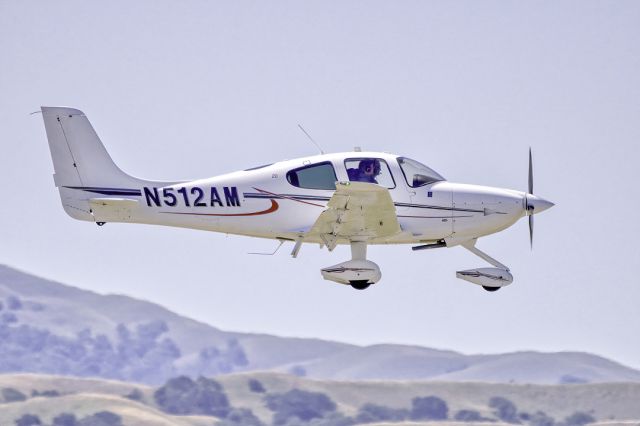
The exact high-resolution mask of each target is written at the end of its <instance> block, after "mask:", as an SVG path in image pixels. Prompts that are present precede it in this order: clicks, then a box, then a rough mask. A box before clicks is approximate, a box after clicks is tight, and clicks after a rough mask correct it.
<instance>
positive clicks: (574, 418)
mask: <svg viewBox="0 0 640 426" xmlns="http://www.w3.org/2000/svg"><path fill="white" fill-rule="evenodd" d="M595 421H596V419H595V418H594V417H593V416H592V415H590V414H587V413H584V412H582V411H576V412H575V413H573V414H572V415H570V416H569V417H567V418H565V419H564V424H565V425H566V426H583V425H586V424H588V423H594V422H595Z"/></svg>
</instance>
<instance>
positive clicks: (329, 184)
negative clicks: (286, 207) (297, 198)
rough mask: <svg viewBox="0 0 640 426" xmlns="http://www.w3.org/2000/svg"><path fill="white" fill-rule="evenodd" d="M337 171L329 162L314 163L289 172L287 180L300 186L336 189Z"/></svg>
mask: <svg viewBox="0 0 640 426" xmlns="http://www.w3.org/2000/svg"><path fill="white" fill-rule="evenodd" d="M337 180H338V178H337V177H336V171H335V170H334V169H333V165H332V164H331V163H329V162H325V163H318V164H312V165H310V166H305V167H300V168H298V169H293V170H290V171H289V172H287V181H288V182H289V183H290V184H291V185H293V186H297V187H298V188H308V189H336V181H337Z"/></svg>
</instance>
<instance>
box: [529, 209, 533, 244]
mask: <svg viewBox="0 0 640 426" xmlns="http://www.w3.org/2000/svg"><path fill="white" fill-rule="evenodd" d="M529 244H531V249H533V215H531V216H529Z"/></svg>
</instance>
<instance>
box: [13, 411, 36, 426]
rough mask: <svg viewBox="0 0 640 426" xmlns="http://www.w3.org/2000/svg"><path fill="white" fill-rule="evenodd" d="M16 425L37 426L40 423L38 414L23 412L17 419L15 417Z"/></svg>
mask: <svg viewBox="0 0 640 426" xmlns="http://www.w3.org/2000/svg"><path fill="white" fill-rule="evenodd" d="M15 423H16V426H39V425H41V424H42V422H41V421H40V418H39V417H38V416H34V415H33V414H25V415H23V416H22V417H20V418H19V419H16V422H15Z"/></svg>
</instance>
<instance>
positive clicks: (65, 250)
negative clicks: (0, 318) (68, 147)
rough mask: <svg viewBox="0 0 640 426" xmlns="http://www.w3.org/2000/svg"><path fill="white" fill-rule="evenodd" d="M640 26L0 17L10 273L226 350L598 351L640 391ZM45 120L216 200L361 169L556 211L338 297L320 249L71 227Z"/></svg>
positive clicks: (492, 20) (233, 5) (280, 5)
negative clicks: (122, 297)
mask: <svg viewBox="0 0 640 426" xmlns="http://www.w3.org/2000/svg"><path fill="white" fill-rule="evenodd" d="M639 23H640V3H639V2H633V1H626V2H625V1H617V2H612V1H575V2H574V1H571V2H567V1H547V2H544V1H536V2H522V1H503V2H491V1H485V2H476V1H469V2H449V1H446V2H445V1H442V2H428V1H415V2H411V1H399V2H396V1H393V2H391V1H388V2H380V1H377V2H376V1H359V2H354V1H334V2H330V1H323V2H312V1H305V2H294V1H290V2H289V1H286V2H285V1H278V2H259V1H255V2H243V1H233V2H231V1H229V2H213V1H180V2H177V1H176V2H167V1H136V2H131V1H112V2H86V1H64V0H60V1H55V2H48V1H42V2H35V1H31V2H25V1H7V0H0V54H1V55H0V65H1V71H0V94H1V98H0V116H1V118H0V120H1V123H2V129H3V131H2V133H1V134H2V136H1V138H0V140H1V142H0V143H1V146H2V155H0V178H1V179H2V182H3V185H2V197H1V198H0V200H1V201H0V262H1V263H6V264H7V265H10V266H13V267H17V268H20V269H23V270H25V271H29V272H32V273H35V274H38V275H41V276H44V277H48V278H52V279H55V280H58V281H62V282H64V283H68V284H71V285H75V286H79V287H82V288H86V289H91V290H95V291H99V292H104V293H124V294H127V295H131V296H134V297H139V298H144V299H148V300H151V301H154V302H157V303H160V304H162V305H164V306H167V307H169V308H170V309H172V310H174V311H177V312H179V313H181V314H184V315H187V316H189V317H192V318H196V319H200V320H203V321H206V322H208V323H210V324H213V325H215V326H218V327H220V328H223V329H228V330H236V331H252V332H267V333H274V334H280V335H287V336H310V337H320V338H325V339H335V340H341V341H346V342H354V343H360V344H369V343H380V342H400V343H409V344H419V345H425V346H431V347H437V348H450V349H454V350H459V351H463V352H466V353H495V352H503V351H513V350H523V349H535V350H542V351H557V350H583V351H589V352H594V353H597V354H601V355H604V356H607V357H610V358H613V359H614V360H618V361H620V362H623V363H625V364H628V365H631V366H634V367H636V368H640V339H639V338H638V336H640V310H639V306H640V282H639V278H638V261H639V255H638V248H637V240H638V236H640V225H639V221H638V218H637V216H638V210H639V209H640V201H639V198H640V192H639V191H638V189H637V180H638V178H639V177H640V176H639V175H640V173H639V172H638V167H637V165H636V163H637V162H638V154H639V151H640V150H639V149H638V146H639V143H640V25H639ZM40 105H68V106H74V107H77V108H80V109H82V110H83V111H84V112H85V113H86V114H87V116H88V117H89V119H90V120H91V122H92V123H93V125H94V127H95V128H96V130H97V132H98V134H99V135H100V137H101V138H102V140H103V142H104V144H105V145H106V147H107V149H108V150H109V151H110V153H111V154H112V156H113V158H114V159H115V161H116V162H117V163H118V164H119V165H120V166H121V167H122V168H123V169H124V170H126V171H127V172H130V173H131V174H134V175H136V176H140V177H145V178H149V179H183V178H197V177H208V176H213V175H216V174H220V173H224V172H229V171H233V170H236V169H243V168H247V167H251V166H255V165H259V164H264V163H267V162H272V161H277V160H281V159H285V158H295V157H298V156H303V155H309V154H313V153H315V148H314V147H313V146H312V145H311V144H310V143H309V142H308V141H307V140H306V139H305V137H304V135H303V134H302V133H301V132H300V130H299V129H298V128H297V123H302V124H303V125H304V126H305V128H306V129H307V130H308V131H309V132H310V133H311V134H312V135H313V137H314V138H315V139H316V140H317V141H318V142H319V143H320V144H321V145H322V146H323V148H324V149H325V151H346V150H351V149H352V147H353V146H356V145H357V146H362V147H363V148H364V149H368V150H379V151H389V152H394V153H399V154H404V155H407V156H410V157H413V158H416V159H418V160H420V161H423V162H425V163H426V164H428V165H430V166H431V167H433V168H434V169H435V170H437V171H438V172H440V173H441V174H443V175H444V176H445V177H447V178H448V179H449V180H451V181H456V182H468V183H478V184H486V185H492V186H500V187H507V188H513V189H521V190H522V189H525V188H526V182H527V149H528V147H529V146H532V147H533V150H534V163H535V192H536V193H537V194H539V195H541V196H543V197H545V198H548V199H549V200H552V201H554V202H555V203H556V207H554V208H553V209H551V210H549V211H547V212H545V213H543V214H541V215H540V216H537V217H536V233H535V245H534V249H533V251H530V250H529V242H528V230H527V225H526V221H525V220H521V222H519V223H518V224H516V225H515V226H514V227H512V228H510V229H509V230H507V231H505V232H503V233H501V234H498V235H495V236H492V237H489V238H485V239H483V240H481V241H480V242H479V244H478V246H479V247H480V248H481V249H483V250H485V251H487V252H488V253H489V254H491V255H492V256H494V257H496V258H497V259H499V260H500V261H501V262H503V263H505V264H507V265H509V266H510V267H511V270H512V272H513V274H514V276H515V282H514V284H513V285H512V286H510V287H509V288H507V289H504V290H502V291H500V292H498V293H494V294H490V293H487V292H485V291H483V290H482V289H481V288H479V287H477V286H474V285H472V284H469V283H467V282H465V281H461V280H457V279H456V278H455V271H456V270H459V269H464V268H470V267H476V266H484V262H482V261H481V260H480V259H478V258H476V257H475V256H473V255H472V254H470V253H468V252H466V251H465V250H464V249H461V248H453V249H442V250H436V251H433V252H412V251H411V249H410V247H409V246H392V247H374V248H371V249H370V258H371V260H373V261H375V262H377V263H378V264H379V265H380V267H381V268H382V272H383V279H382V281H381V282H380V283H379V284H377V285H376V286H374V287H372V288H371V289H369V290H367V291H364V292H358V291H354V290H352V289H350V288H348V287H343V286H340V285H338V284H334V283H331V282H328V281H324V280H322V278H321V276H320V272H319V269H320V268H321V267H324V266H328V265H333V264H335V263H338V262H341V261H343V260H346V259H347V258H348V249H347V248H339V249H337V250H336V251H335V252H333V253H327V252H326V251H321V250H319V249H318V247H317V246H304V247H303V248H302V251H301V253H300V257H299V258H298V259H291V258H290V257H289V255H288V253H289V251H290V247H286V246H285V247H284V248H283V250H282V251H281V252H280V253H279V254H278V255H276V256H273V257H263V256H250V255H247V254H246V253H247V252H250V251H261V250H270V249H273V248H275V243H273V242H269V241H263V240H257V239H250V238H244V237H235V236H225V235H220V234H213V233H206V232H201V231H191V230H181V229H170V228H161V227H151V226H141V225H124V224H108V225H107V226H105V227H103V228H98V227H97V226H95V225H93V224H90V223H86V222H77V221H74V220H72V219H71V218H69V217H67V216H66V215H65V213H64V212H63V210H62V208H61V206H60V201H59V197H58V193H57V190H56V189H55V187H54V184H53V179H52V177H51V175H52V173H53V166H52V164H51V159H50V156H49V151H48V148H47V144H46V137H45V132H44V126H43V124H42V119H41V117H40V116H39V115H33V116H30V115H29V113H30V112H32V111H36V110H38V108H39V106H40Z"/></svg>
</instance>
